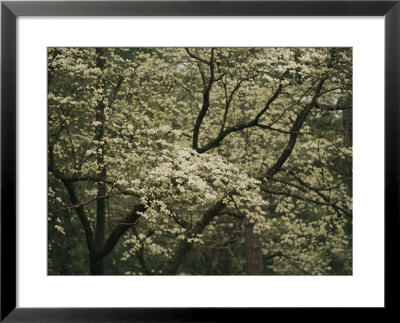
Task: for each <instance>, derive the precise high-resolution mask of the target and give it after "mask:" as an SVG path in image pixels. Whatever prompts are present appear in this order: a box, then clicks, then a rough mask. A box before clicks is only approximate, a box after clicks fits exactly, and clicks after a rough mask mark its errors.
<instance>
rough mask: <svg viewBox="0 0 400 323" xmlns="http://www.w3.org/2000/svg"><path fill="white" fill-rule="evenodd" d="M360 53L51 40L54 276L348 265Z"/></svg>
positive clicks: (294, 270)
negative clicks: (64, 44)
mask: <svg viewBox="0 0 400 323" xmlns="http://www.w3.org/2000/svg"><path fill="white" fill-rule="evenodd" d="M351 54H352V53H351V49H348V48H50V49H49V52H48V170H49V216H48V220H49V272H51V273H54V274H60V273H61V274H74V273H80V274H82V273H90V274H93V275H101V274H147V275H149V274H169V275H174V274H179V273H188V274H254V275H257V274H258V275H260V274H268V273H270V274H349V273H351V268H352V265H351V263H352V259H351V253H352V245H351V214H352V207H351V205H352V201H351V190H352V185H351V178H352V171H351V169H352V166H351V159H352V158H351V154H352V151H351V146H352V140H351V126H352V120H351V109H352V100H351V98H352V69H351V66H352V56H351ZM78 263H79V264H78ZM82 263H83V264H86V265H87V267H86V265H85V266H82V265H81V264H82Z"/></svg>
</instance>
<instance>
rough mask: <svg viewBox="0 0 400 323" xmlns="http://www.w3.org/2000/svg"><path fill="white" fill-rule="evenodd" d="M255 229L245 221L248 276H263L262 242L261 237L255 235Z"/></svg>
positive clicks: (247, 220)
mask: <svg viewBox="0 0 400 323" xmlns="http://www.w3.org/2000/svg"><path fill="white" fill-rule="evenodd" d="M253 227H254V226H253V224H251V223H250V222H249V219H247V218H246V219H245V220H244V244H245V249H246V260H247V274H248V275H263V274H264V264H263V253H262V241H261V238H260V236H259V235H258V234H255V233H254V231H253Z"/></svg>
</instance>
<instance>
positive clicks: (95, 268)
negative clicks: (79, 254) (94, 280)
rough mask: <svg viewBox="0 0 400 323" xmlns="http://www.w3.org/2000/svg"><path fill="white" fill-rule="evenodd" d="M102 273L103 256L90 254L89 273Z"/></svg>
mask: <svg viewBox="0 0 400 323" xmlns="http://www.w3.org/2000/svg"><path fill="white" fill-rule="evenodd" d="M103 274H104V258H102V257H98V256H96V255H91V256H90V275H103Z"/></svg>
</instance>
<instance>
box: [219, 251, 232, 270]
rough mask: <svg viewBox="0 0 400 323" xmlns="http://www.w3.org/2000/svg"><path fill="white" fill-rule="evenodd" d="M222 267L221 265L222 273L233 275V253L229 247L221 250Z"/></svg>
mask: <svg viewBox="0 0 400 323" xmlns="http://www.w3.org/2000/svg"><path fill="white" fill-rule="evenodd" d="M219 257H220V263H219V265H220V267H221V275H231V270H232V267H231V254H230V252H229V251H228V249H223V250H221V252H220V255H219Z"/></svg>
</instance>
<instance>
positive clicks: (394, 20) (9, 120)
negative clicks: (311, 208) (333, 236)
mask: <svg viewBox="0 0 400 323" xmlns="http://www.w3.org/2000/svg"><path fill="white" fill-rule="evenodd" d="M399 2H400V1H399V0H396V1H385V0H383V1H265V0H264V1H263V0H261V1H78V2H76V1H74V2H68V1H67V2H57V1H42V2H39V1H18V2H16V1H4V2H3V1H2V3H1V321H2V322H3V321H4V322H92V321H93V322H94V321H96V322H132V321H133V322H186V321H188V322H190V321H196V322H204V321H215V322H220V321H228V322H233V321H238V320H240V321H242V319H240V317H241V315H242V314H245V315H250V316H251V317H253V315H254V317H256V316H258V315H266V313H265V311H266V310H271V311H272V310H274V311H280V312H282V311H283V310H284V311H287V310H288V309H287V308H286V309H282V308H281V309H268V308H263V309H260V308H258V309H254V308H253V309H239V308H235V309H228V308H214V309H200V308H147V309H145V308H112V309H111V308H57V309H54V308H53V309H50V308H18V307H16V299H17V290H16V238H17V237H16V203H17V201H16V189H17V186H16V185H17V183H16V162H17V157H16V135H17V128H16V126H17V125H16V86H17V83H16V82H17V79H16V37H17V31H16V19H17V17H19V16H384V17H385V307H384V310H395V309H396V307H397V304H396V301H395V299H396V298H395V296H393V295H394V293H392V292H393V291H396V289H397V287H398V285H399V284H398V282H399V279H398V276H399V275H398V274H396V273H395V270H396V268H397V267H396V266H395V261H396V258H397V257H398V255H399V250H398V248H397V246H398V245H399V244H398V243H399V240H398V237H399V227H400V221H399V206H400V202H398V201H399V180H400V167H399V165H400V141H399V139H400V136H399V135H400V132H399V126H400V123H399V121H400V64H399V63H400V3H399ZM371 171H379V170H371ZM371 189H373V187H371ZM365 203H368V201H365ZM371 234H373V233H371ZM396 249H397V250H396ZM373 257H374V255H371V261H373ZM38 293H40V291H38ZM291 310H292V309H291ZM293 310H295V309H293ZM326 310H327V311H330V312H332V313H333V310H332V309H326ZM376 310H378V312H377V313H380V314H381V310H382V309H376ZM285 313H286V312H285ZM369 313H370V312H369ZM239 314H240V315H239ZM380 314H378V315H380ZM329 315H330V314H329ZM368 315H370V314H368ZM266 319H267V318H266ZM270 319H272V318H270ZM250 321H251V319H250Z"/></svg>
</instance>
